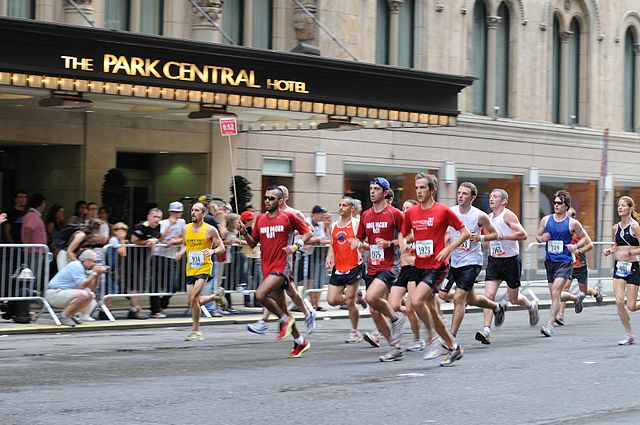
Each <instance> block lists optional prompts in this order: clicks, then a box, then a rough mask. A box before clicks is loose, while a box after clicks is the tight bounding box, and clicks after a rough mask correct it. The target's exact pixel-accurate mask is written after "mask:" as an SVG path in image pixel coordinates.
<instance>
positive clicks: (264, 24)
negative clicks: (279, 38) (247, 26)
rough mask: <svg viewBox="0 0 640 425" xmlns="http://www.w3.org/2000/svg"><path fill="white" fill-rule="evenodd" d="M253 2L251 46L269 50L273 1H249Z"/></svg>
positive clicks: (271, 36) (270, 46)
mask: <svg viewBox="0 0 640 425" xmlns="http://www.w3.org/2000/svg"><path fill="white" fill-rule="evenodd" d="M249 1H253V4H252V6H253V9H252V10H253V16H252V18H251V19H252V24H253V26H252V34H251V38H252V39H251V46H252V47H259V48H262V49H271V48H272V47H273V44H272V42H271V40H272V38H273V34H272V25H271V23H272V21H273V0H249Z"/></svg>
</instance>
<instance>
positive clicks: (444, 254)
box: [436, 226, 470, 262]
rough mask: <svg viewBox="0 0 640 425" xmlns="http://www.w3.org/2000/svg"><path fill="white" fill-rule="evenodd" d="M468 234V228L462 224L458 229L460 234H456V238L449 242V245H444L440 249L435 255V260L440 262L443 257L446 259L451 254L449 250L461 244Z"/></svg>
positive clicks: (467, 237)
mask: <svg viewBox="0 0 640 425" xmlns="http://www.w3.org/2000/svg"><path fill="white" fill-rule="evenodd" d="M469 235H470V233H469V229H467V228H466V227H464V226H463V227H462V229H460V235H458V237H457V238H456V240H454V241H453V242H451V243H450V244H449V245H447V246H445V247H444V248H443V249H442V251H440V252H439V253H438V255H436V260H437V261H440V262H442V261H444V260H445V259H447V258H448V257H449V255H451V252H453V250H454V249H456V248H457V247H459V246H460V245H462V243H463V242H464V241H466V240H467V239H469Z"/></svg>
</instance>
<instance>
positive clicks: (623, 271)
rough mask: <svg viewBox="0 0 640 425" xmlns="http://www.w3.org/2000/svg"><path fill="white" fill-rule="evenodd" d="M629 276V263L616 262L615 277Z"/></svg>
mask: <svg viewBox="0 0 640 425" xmlns="http://www.w3.org/2000/svg"><path fill="white" fill-rule="evenodd" d="M630 274H631V263H627V262H625V261H618V263H617V264H616V276H618V277H627V276H629V275H630Z"/></svg>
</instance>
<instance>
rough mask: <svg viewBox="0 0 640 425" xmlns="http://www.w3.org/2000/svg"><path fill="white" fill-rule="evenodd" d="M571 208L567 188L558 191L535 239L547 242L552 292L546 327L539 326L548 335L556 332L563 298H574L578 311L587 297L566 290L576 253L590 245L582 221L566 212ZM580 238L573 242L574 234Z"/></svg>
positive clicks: (577, 311)
mask: <svg viewBox="0 0 640 425" xmlns="http://www.w3.org/2000/svg"><path fill="white" fill-rule="evenodd" d="M569 208H571V197H570V196H569V193H568V192H566V191H564V190H559V191H557V192H556V193H555V194H554V198H553V214H550V215H548V216H546V217H543V218H542V220H540V227H539V228H538V234H537V235H536V240H537V241H538V242H546V251H547V256H546V259H545V260H544V267H545V269H547V282H549V293H550V294H551V307H550V308H549V320H548V321H547V324H546V326H542V328H540V333H541V334H542V335H544V336H546V337H549V336H551V335H553V331H554V327H553V325H554V324H555V321H556V315H557V314H558V310H559V309H560V303H561V301H573V302H574V303H575V306H574V308H575V311H576V313H581V312H582V308H583V306H582V300H584V297H585V296H586V295H585V293H584V292H582V291H580V292H578V295H573V294H572V293H570V292H563V291H562V288H564V287H565V286H566V284H567V281H569V282H570V281H571V274H572V273H573V257H572V256H573V255H574V253H578V254H579V252H577V251H579V250H580V248H582V247H583V246H585V245H586V244H587V241H588V240H589V236H587V234H586V233H585V231H584V230H583V229H582V225H581V224H580V222H579V221H578V220H576V219H574V218H571V217H569V215H568V214H567V211H568V210H569ZM574 234H575V235H576V236H577V237H578V238H580V240H579V241H578V243H576V244H573V243H572V240H573V235H574Z"/></svg>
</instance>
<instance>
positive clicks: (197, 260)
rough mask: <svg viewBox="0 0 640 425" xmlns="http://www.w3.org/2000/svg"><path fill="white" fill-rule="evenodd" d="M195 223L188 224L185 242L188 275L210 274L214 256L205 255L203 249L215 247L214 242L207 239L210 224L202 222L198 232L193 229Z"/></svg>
mask: <svg viewBox="0 0 640 425" xmlns="http://www.w3.org/2000/svg"><path fill="white" fill-rule="evenodd" d="M192 226H193V223H189V224H187V230H186V232H185V236H184V244H185V246H186V247H187V276H197V275H201V274H206V275H210V274H211V270H212V269H213V262H212V261H211V257H212V256H208V257H205V256H204V255H203V254H202V250H204V249H207V248H212V247H213V242H212V241H209V240H207V227H209V225H208V224H206V223H202V226H200V229H199V230H198V231H197V232H194V231H193V230H192Z"/></svg>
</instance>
